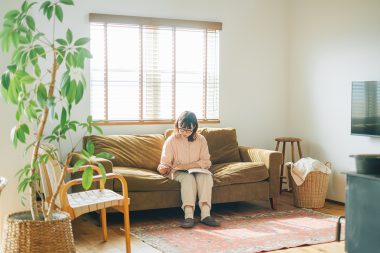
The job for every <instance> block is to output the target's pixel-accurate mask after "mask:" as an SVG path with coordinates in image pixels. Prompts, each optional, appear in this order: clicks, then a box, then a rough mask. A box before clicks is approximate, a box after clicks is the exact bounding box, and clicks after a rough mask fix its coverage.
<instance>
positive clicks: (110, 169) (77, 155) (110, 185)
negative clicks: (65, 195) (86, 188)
mask: <svg viewBox="0 0 380 253" xmlns="http://www.w3.org/2000/svg"><path fill="white" fill-rule="evenodd" d="M80 157H81V154H80V153H73V157H72V159H71V162H70V166H71V167H74V165H75V163H76V162H77V161H78V160H80V159H81V158H80ZM95 161H97V162H99V163H101V164H102V165H103V166H104V169H105V170H106V173H113V163H112V162H111V161H110V160H108V159H104V158H95ZM82 174H83V172H74V173H72V174H71V179H77V178H82ZM95 186H96V185H95ZM104 186H105V188H106V189H110V190H113V179H109V180H107V181H106V184H105V185H104ZM96 187H97V186H96ZM96 187H93V186H92V187H91V188H90V189H97V188H96ZM82 190H83V188H82V187H81V186H78V185H77V186H74V187H73V192H78V191H82Z"/></svg>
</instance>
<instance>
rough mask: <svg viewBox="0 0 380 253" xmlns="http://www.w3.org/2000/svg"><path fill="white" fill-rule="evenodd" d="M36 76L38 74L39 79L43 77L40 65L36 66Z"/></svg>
mask: <svg viewBox="0 0 380 253" xmlns="http://www.w3.org/2000/svg"><path fill="white" fill-rule="evenodd" d="M34 74H36V76H38V77H40V76H41V68H40V66H39V65H38V64H36V65H34Z"/></svg>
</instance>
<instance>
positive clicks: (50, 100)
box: [47, 97, 56, 119]
mask: <svg viewBox="0 0 380 253" xmlns="http://www.w3.org/2000/svg"><path fill="white" fill-rule="evenodd" d="M55 105H56V102H55V97H48V98H47V106H48V108H49V112H50V117H51V118H52V119H54V115H55Z"/></svg>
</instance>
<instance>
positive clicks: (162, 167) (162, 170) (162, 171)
mask: <svg viewBox="0 0 380 253" xmlns="http://www.w3.org/2000/svg"><path fill="white" fill-rule="evenodd" d="M158 172H160V174H161V175H167V174H169V172H170V168H169V167H167V166H165V165H160V167H159V168H158Z"/></svg>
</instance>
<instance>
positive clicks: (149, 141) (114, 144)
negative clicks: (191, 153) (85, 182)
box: [84, 134, 165, 171]
mask: <svg viewBox="0 0 380 253" xmlns="http://www.w3.org/2000/svg"><path fill="white" fill-rule="evenodd" d="M88 138H89V139H90V140H91V141H92V142H93V143H94V145H95V154H97V153H100V152H108V153H111V154H112V155H114V157H115V158H114V159H112V162H113V165H114V166H122V167H134V168H143V169H149V170H154V171H156V170H157V166H158V164H159V163H160V159H161V151H162V146H163V145H164V141H165V140H164V136H163V135H162V134H144V135H106V136H99V135H92V136H89V137H88ZM88 138H86V139H84V142H85V141H86V140H87V139H88Z"/></svg>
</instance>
